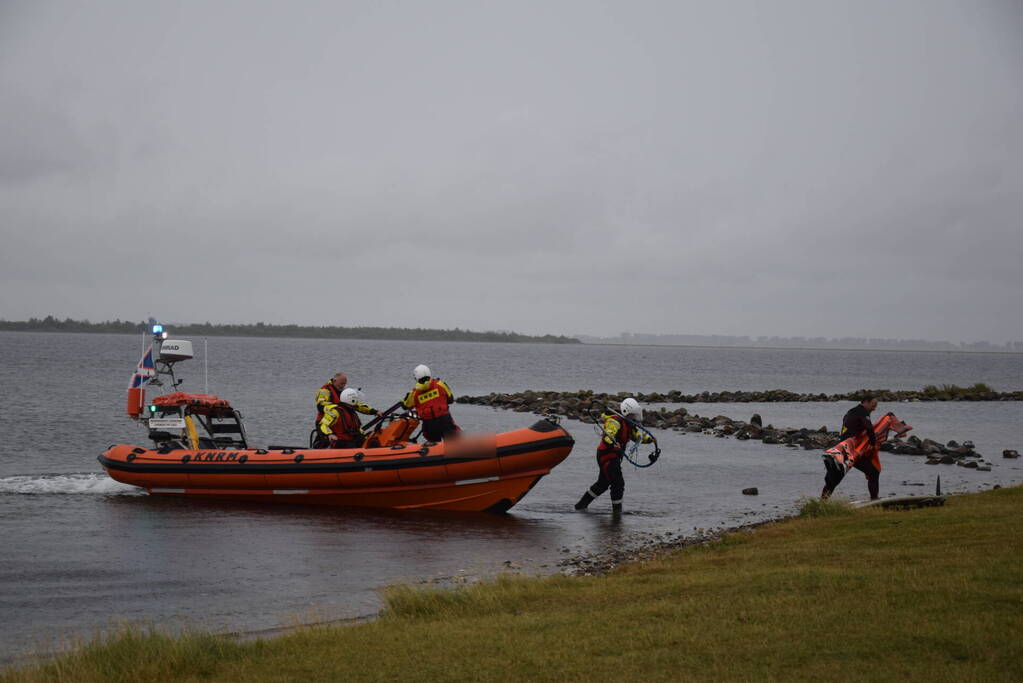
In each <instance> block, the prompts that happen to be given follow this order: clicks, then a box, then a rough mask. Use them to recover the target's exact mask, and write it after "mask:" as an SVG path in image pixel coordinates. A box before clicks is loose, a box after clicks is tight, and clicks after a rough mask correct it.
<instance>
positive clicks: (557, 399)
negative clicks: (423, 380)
mask: <svg viewBox="0 0 1023 683" xmlns="http://www.w3.org/2000/svg"><path fill="white" fill-rule="evenodd" d="M629 395H630V394H604V393H596V392H592V391H585V390H584V391H577V392H558V391H523V392H520V393H515V394H498V393H493V394H488V395H486V396H462V397H459V399H458V402H459V403H470V404H474V405H485V406H491V407H493V408H503V409H506V410H514V411H516V412H520V413H536V414H538V415H557V416H559V417H567V418H570V419H573V420H579V421H580V422H586V423H592V422H593V421H594V418H593V416H594V415H598V414H599V413H600V411H601V410H602V409H603V408H604V406H607V405H616V402H618V401H621V400H623V399H625V398H626V397H627V396H629ZM636 396H643V397H649V396H660V395H659V394H636ZM640 400H643V401H649V400H650V399H649V398H641V399H640ZM654 402H657V401H654ZM643 424H644V425H645V426H647V427H653V428H657V429H670V430H673V431H677V432H691V433H698V434H707V435H711V436H715V437H719V438H725V437H731V438H735V439H739V440H743V441H746V440H756V441H760V442H761V443H764V444H768V445H784V446H788V447H790V448H802V449H804V450H808V451H820V450H824V449H826V448H831V447H832V446H834V445H835V444H837V443H838V442H839V441H841V438H840V437H839V435H838V432H837V431H831V430H829V429H828V428H827V427H826V426H822V427H818V428H816V429H809V428H805V427H801V428H800V427H775V426H774V425H772V424H768V425H764V424H763V420H761V418H760V416H759V415H753V416H752V417H751V418H750V419H749V421H743V420H736V419H733V418H730V417H726V416H725V415H717V416H715V417H701V416H700V415H696V414H695V413H690V412H689V411H688V410H687V409H686V408H685V407H679V408H676V409H674V410H669V409H668V408H666V407H662V408H661V409H659V410H644V411H643ZM881 450H882V451H885V452H887V453H894V454H896V455H923V456H927V464H929V465H939V464H948V465H951V464H957V465H960V466H963V467H969V468H973V469H978V470H981V471H988V470H990V469H991V465H990V464H989V463H987V462H985V461H984V460H983V459H981V455H980V454H979V453H977V452H976V451H975V450H974V447H973V442H971V441H963V442H961V443H960V442H957V441H949V442H947V443H945V444H942V443H940V442H938V441H935V440H933V439H922V438H920V437H917V436H915V435H911V436H909V437H907V438H905V439H900V440H898V441H886V442H884V443H882V444H881ZM1006 457H1011V456H1006Z"/></svg>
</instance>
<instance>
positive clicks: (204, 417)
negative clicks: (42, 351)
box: [99, 392, 574, 512]
mask: <svg viewBox="0 0 1023 683" xmlns="http://www.w3.org/2000/svg"><path fill="white" fill-rule="evenodd" d="M135 400H136V401H137V399H135ZM136 405H137V404H136ZM140 412H142V411H140ZM140 419H141V420H145V421H147V422H148V427H149V436H150V438H151V439H152V440H153V441H154V443H155V444H156V446H155V447H154V448H142V447H139V446H132V445H124V444H122V445H116V446H111V447H110V448H109V449H108V450H107V451H106V452H104V453H103V454H102V455H101V456H99V462H100V464H101V465H102V466H103V468H104V469H105V470H106V471H107V473H108V474H109V475H110V476H111V477H112V478H113V479H116V480H117V481H120V482H124V483H125V484H132V485H134V486H140V487H142V488H144V489H145V490H146V491H148V492H149V493H151V494H154V495H166V496H187V497H201V498H219V499H230V500H246V501H260V502H275V503H278V502H288V503H301V504H314V505H353V506H366V507H388V508H433V509H438V510H462V511H488V512H505V511H506V510H508V509H509V508H511V507H512V506H513V505H515V504H516V503H517V502H518V501H519V500H521V499H522V497H523V496H524V495H526V493H527V492H529V490H530V489H531V488H532V487H533V486H534V485H536V483H537V482H538V481H539V480H540V478H541V477H543V476H544V475H546V474H548V473H550V471H551V469H552V468H553V467H555V466H556V465H557V464H559V463H560V462H561V461H562V460H564V459H565V458H566V457H568V454H569V453H570V452H571V450H572V445H573V444H574V440H573V439H572V437H571V435H569V433H568V432H567V431H565V429H563V428H562V427H560V426H559V425H558V424H556V423H555V422H554V421H552V420H549V419H542V420H540V421H538V422H536V423H535V424H533V425H532V426H531V427H528V428H526V429H518V430H515V431H511V432H504V433H501V434H496V435H489V436H486V437H472V436H466V437H463V438H460V439H456V440H450V441H445V442H442V443H429V442H427V443H414V442H411V441H409V440H408V439H409V437H410V436H411V434H412V433H413V432H414V431H415V429H416V427H417V426H418V420H417V419H416V418H415V417H414V416H410V415H407V414H406V415H402V416H397V417H389V419H386V418H385V419H384V420H380V421H379V424H378V425H377V426H376V428H374V429H372V430H371V431H370V432H369V433H368V434H367V438H366V440H365V442H364V444H363V447H362V448H349V449H312V448H301V447H285V446H278V447H268V448H251V447H250V446H249V444H248V441H247V439H246V436H245V431H244V428H243V427H242V422H241V416H240V415H239V414H238V413H237V411H235V410H234V409H233V408H232V407H231V405H230V404H229V403H228V402H227V401H225V400H223V399H221V398H218V397H216V396H212V395H209V394H185V393H181V392H176V393H172V394H167V395H164V396H159V397H157V398H156V399H155V400H154V401H153V404H152V405H151V406H149V416H148V417H140Z"/></svg>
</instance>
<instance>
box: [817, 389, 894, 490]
mask: <svg viewBox="0 0 1023 683" xmlns="http://www.w3.org/2000/svg"><path fill="white" fill-rule="evenodd" d="M875 408H877V398H875V397H874V396H873V395H872V394H867V395H866V396H864V397H863V398H862V399H861V400H860V403H859V405H857V406H854V407H853V408H851V409H850V410H849V412H847V413H846V414H845V417H843V418H842V431H841V432H839V434H838V435H839V437H841V439H842V440H843V441H845V440H846V439H851V438H852V437H854V436H858V435H860V434H862V433H863V432H866V433H867V441H868V442H869V443H870V448H871V449H873V451H874V454H873V457H872V458H860V459H859V460H857V461H856V463H855V464H854V465H853V467H855V468H856V469H858V470H859V471H860V472H863V474H864V475H866V477H867V491H868V492H870V499H871V500H877V498H878V490H879V488H880V480H881V470H880V469H879V468H878V467H877V466H876V465H875V463H874V460H876V459H877V437H876V436H875V435H874V423H873V422H871V421H870V414H871V413H872V412H874V409H875ZM844 476H845V471H844V470H841V471H840V470H838V469H832V468H830V467H829V468H828V470H827V472H826V474H825V475H824V490H823V491H821V498H828V497H830V496H831V494H832V493H834V492H835V487H836V486H838V483H839V482H840V481H842V478H843V477H844Z"/></svg>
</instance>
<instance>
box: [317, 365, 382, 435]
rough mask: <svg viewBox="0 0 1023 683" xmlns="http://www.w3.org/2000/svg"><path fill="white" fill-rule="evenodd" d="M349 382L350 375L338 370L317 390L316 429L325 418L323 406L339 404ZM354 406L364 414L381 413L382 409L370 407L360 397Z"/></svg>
mask: <svg viewBox="0 0 1023 683" xmlns="http://www.w3.org/2000/svg"><path fill="white" fill-rule="evenodd" d="M347 384H348V375H346V374H345V373H343V372H338V373H336V374H335V375H334V376H333V377H331V378H330V380H329V381H328V382H327V383H326V384H324V385H323V386H322V387H320V388H319V389H318V390H317V391H316V429H319V428H320V420H322V419H323V406H325V405H327V404H328V403H333V404H334V405H337V404H338V403H339V402H340V401H341V392H342V391H344V390H345V385H347ZM354 408H355V409H356V410H357V411H359V412H360V413H362V414H363V415H379V414H380V411H378V410H377V409H375V408H371V407H369V406H368V405H366V404H365V403H363V402H362V401H360V400H358V399H356V401H355V404H354Z"/></svg>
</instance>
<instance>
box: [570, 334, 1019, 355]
mask: <svg viewBox="0 0 1023 683" xmlns="http://www.w3.org/2000/svg"><path fill="white" fill-rule="evenodd" d="M579 339H580V340H581V341H582V342H583V343H587V344H643V345H651V346H739V347H762V348H774V349H777V348H801V349H877V350H889V351H1011V352H1014V353H1020V352H1023V341H1010V342H1006V343H1005V344H992V343H991V342H986V341H978V342H970V343H967V342H962V343H959V344H953V343H952V342H948V341H928V340H926V339H881V338H876V337H835V338H831V337H748V336H739V335H727V334H642V333H634V332H622V333H621V334H620V335H618V336H617V337H590V336H587V335H579Z"/></svg>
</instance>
